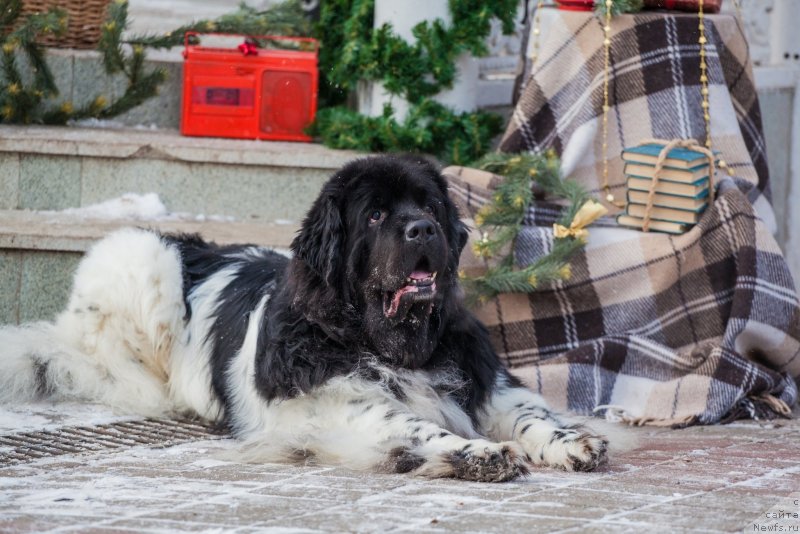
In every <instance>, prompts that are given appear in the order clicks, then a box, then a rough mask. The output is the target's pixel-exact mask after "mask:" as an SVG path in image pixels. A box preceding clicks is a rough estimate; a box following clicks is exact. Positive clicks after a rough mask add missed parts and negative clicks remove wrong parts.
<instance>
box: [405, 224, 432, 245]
mask: <svg viewBox="0 0 800 534" xmlns="http://www.w3.org/2000/svg"><path fill="white" fill-rule="evenodd" d="M435 236H436V227H435V226H433V223H432V222H431V221H429V220H427V219H420V220H418V221H411V222H410V223H408V224H407V225H406V241H408V242H410V243H420V244H423V243H427V242H428V241H430V240H431V239H433V238H434V237H435Z"/></svg>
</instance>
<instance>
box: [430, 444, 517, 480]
mask: <svg viewBox="0 0 800 534" xmlns="http://www.w3.org/2000/svg"><path fill="white" fill-rule="evenodd" d="M527 465H528V461H527V454H526V453H525V450H524V449H523V447H522V446H521V445H520V444H519V443H516V442H514V441H504V442H501V443H493V442H491V441H486V440H483V439H474V440H469V441H467V442H466V444H465V445H463V446H462V447H460V448H458V449H453V450H448V451H445V452H439V453H438V454H437V455H436V456H435V457H433V458H429V459H428V460H427V461H426V462H425V463H424V464H423V465H422V466H421V467H420V468H419V469H418V470H417V471H416V472H415V474H418V475H422V476H431V477H453V478H460V479H463V480H472V481H475V482H506V481H508V480H512V479H515V478H517V477H519V476H522V475H526V474H528V467H527Z"/></svg>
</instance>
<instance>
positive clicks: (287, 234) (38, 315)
mask: <svg viewBox="0 0 800 534" xmlns="http://www.w3.org/2000/svg"><path fill="white" fill-rule="evenodd" d="M126 226H136V227H140V228H151V229H156V230H159V231H162V232H189V233H194V232H197V233H200V234H202V235H203V236H204V237H205V238H206V239H210V240H212V241H216V242H218V243H220V244H231V243H254V244H259V245H264V246H270V247H274V248H278V249H287V248H288V247H289V244H290V243H291V240H292V238H293V237H294V234H295V232H296V231H297V225H296V224H277V223H274V222H272V223H270V222H265V221H254V220H248V221H197V220H193V219H191V218H187V219H178V220H122V219H113V220H109V219H87V218H85V217H82V216H78V215H65V214H60V213H41V212H34V211H23V210H0V324H9V323H11V324H19V323H24V322H29V321H36V320H49V319H52V318H53V317H55V315H56V314H57V313H58V312H59V311H61V310H62V309H63V308H64V306H65V305H66V302H67V298H68V296H69V291H70V287H71V282H72V275H73V273H74V272H75V268H76V266H77V264H78V262H79V261H80V259H81V256H82V255H83V253H84V252H85V251H86V250H87V249H88V247H89V246H91V244H92V243H94V242H95V241H96V240H98V239H100V238H101V237H103V236H104V235H106V234H108V233H109V232H112V231H114V230H116V229H118V228H122V227H126Z"/></svg>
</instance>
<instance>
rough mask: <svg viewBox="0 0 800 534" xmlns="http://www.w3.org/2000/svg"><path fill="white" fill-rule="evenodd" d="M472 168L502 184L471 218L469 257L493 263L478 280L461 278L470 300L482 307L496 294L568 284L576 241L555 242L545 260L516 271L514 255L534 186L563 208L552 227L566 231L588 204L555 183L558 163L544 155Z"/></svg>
mask: <svg viewBox="0 0 800 534" xmlns="http://www.w3.org/2000/svg"><path fill="white" fill-rule="evenodd" d="M475 166H476V167H477V168H479V169H483V170H486V171H490V172H493V173H495V174H499V175H502V176H503V177H504V180H503V181H502V183H501V184H500V185H499V186H498V187H497V189H496V190H495V193H494V196H493V198H492V202H491V203H490V204H487V205H485V206H483V207H482V208H481V209H480V210H479V211H478V213H477V214H476V216H475V224H476V225H477V226H478V229H479V230H480V231H481V234H482V237H481V238H480V239H478V240H477V241H476V242H475V243H474V244H473V252H474V253H475V254H476V255H477V256H478V257H480V258H484V259H486V260H489V259H495V260H496V261H495V265H493V266H492V267H490V268H489V269H487V271H486V273H485V274H484V275H482V276H478V277H466V276H462V282H463V283H464V285H465V286H466V289H467V293H468V295H469V296H470V298H471V299H472V300H473V301H478V302H481V303H483V302H487V301H488V300H489V299H491V298H493V297H495V296H497V295H498V294H499V293H529V292H531V291H534V290H536V289H537V288H539V287H541V286H542V285H543V284H547V283H550V282H553V281H556V280H564V279H568V278H569V277H570V275H571V270H570V265H569V259H570V257H571V256H572V255H573V254H574V253H575V252H577V251H578V250H580V249H581V248H582V247H583V245H584V240H583V239H581V238H580V237H575V236H566V237H556V238H555V239H554V242H553V249H552V251H551V252H550V254H547V255H546V256H543V257H542V258H539V259H538V260H537V261H535V262H534V263H532V264H531V265H528V266H525V267H523V268H518V267H517V265H516V260H515V255H514V249H515V245H516V240H517V237H518V235H519V232H520V231H521V230H522V227H523V221H524V219H525V216H526V215H527V213H528V208H529V207H530V204H531V202H532V201H533V188H532V184H533V183H534V182H535V183H536V184H537V185H538V186H539V187H540V188H541V189H542V190H544V192H546V193H547V194H549V195H552V196H557V197H562V198H564V199H566V200H567V201H568V202H569V205H568V207H566V208H565V209H564V210H563V213H562V215H561V217H560V219H559V221H558V224H560V225H562V226H564V227H566V228H569V227H571V226H572V225H573V224H574V222H575V220H576V214H578V213H579V211H580V210H581V209H582V208H583V207H584V206H586V205H587V203H590V204H591V203H593V201H592V200H591V198H590V196H589V194H588V193H587V192H586V190H585V189H584V188H583V187H582V186H581V185H580V184H578V183H577V182H575V181H572V180H564V179H562V178H561V172H560V167H561V163H560V161H559V159H558V157H557V156H556V155H555V153H554V152H552V151H548V152H547V153H546V154H544V155H538V154H528V153H524V154H488V155H486V156H485V157H483V158H482V159H481V160H480V161H478V162H477V164H476V165H475Z"/></svg>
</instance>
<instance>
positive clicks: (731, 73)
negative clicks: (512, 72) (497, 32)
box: [500, 8, 775, 229]
mask: <svg viewBox="0 0 800 534" xmlns="http://www.w3.org/2000/svg"><path fill="white" fill-rule="evenodd" d="M540 17H541V31H542V34H541V36H540V51H539V59H538V60H537V63H536V65H535V66H534V67H533V68H531V66H530V62H529V61H524V62H523V65H524V68H522V70H521V71H522V74H521V75H520V80H522V82H521V83H520V84H519V85H520V87H521V88H522V89H521V93H520V94H519V95H518V100H517V105H516V109H515V110H514V112H513V114H512V116H511V120H510V122H509V125H508V128H507V130H506V132H505V135H504V136H503V139H502V141H501V143H500V150H501V151H503V152H524V151H541V150H546V149H550V148H552V149H554V150H555V151H556V152H557V153H558V154H559V155H560V156H561V159H562V162H563V170H564V172H565V175H567V176H570V177H571V178H574V179H577V180H579V181H581V182H582V183H583V184H584V185H585V186H586V187H587V188H588V189H589V190H591V191H593V192H595V193H598V196H600V197H605V193H604V192H603V191H602V168H603V159H604V157H603V156H604V155H603V153H602V139H601V132H602V106H603V55H604V50H603V38H604V36H603V23H602V21H601V20H600V19H599V18H597V17H595V16H593V15H592V14H591V13H583V12H574V11H562V10H557V9H551V8H543V9H542V10H541V13H540ZM533 18H534V17H529V19H533ZM704 20H705V27H706V32H705V33H706V38H707V39H708V43H707V44H706V54H707V56H706V57H707V65H708V89H709V99H710V103H711V107H710V116H711V132H712V135H713V141H714V150H719V151H720V152H721V154H722V157H723V159H724V160H725V161H726V162H727V164H728V165H729V167H730V168H731V169H733V171H734V172H735V175H736V176H737V177H739V178H741V179H743V180H746V181H748V182H750V183H752V184H754V185H755V186H756V190H757V192H758V193H760V194H761V195H756V196H753V201H754V202H755V204H754V205H755V207H756V209H757V211H758V212H759V215H761V216H762V218H763V219H764V221H765V222H766V223H767V225H768V226H769V227H770V229H773V228H775V220H774V214H773V212H772V208H771V206H770V205H769V170H768V168H767V156H766V145H765V140H764V134H763V131H762V128H761V110H760V108H759V105H758V97H757V94H756V89H755V84H754V81H753V71H752V65H751V63H750V57H749V55H748V47H747V41H746V40H745V36H744V34H743V32H742V29H741V28H740V27H739V24H738V22H737V20H736V19H735V18H734V17H733V16H730V15H706V17H705V18H704ZM697 21H698V19H697V15H696V14H694V15H693V14H685V13H675V12H672V13H653V12H644V13H641V14H637V15H622V16H618V17H615V18H614V19H613V22H612V26H611V27H612V42H611V51H610V65H611V67H610V73H609V103H610V107H611V109H610V111H609V115H608V149H607V153H606V154H607V156H608V166H609V184H610V186H611V192H612V193H614V195H615V196H616V197H617V198H618V199H624V197H625V177H624V175H623V165H624V163H623V161H622V159H621V158H620V153H621V152H622V150H623V149H624V148H626V147H629V146H633V145H636V144H638V143H639V142H640V141H641V140H642V139H647V138H658V139H674V138H680V139H697V140H700V141H704V140H705V138H706V131H705V121H704V119H703V109H702V107H701V102H702V101H701V95H700V85H699V84H700V67H699V64H700V45H699V44H698V42H697V39H698V35H699V34H698V31H697ZM532 41H533V39H532V38H531V39H530V40H529V42H528V48H529V49H530V48H531V47H533V44H532ZM526 57H527V56H526Z"/></svg>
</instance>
